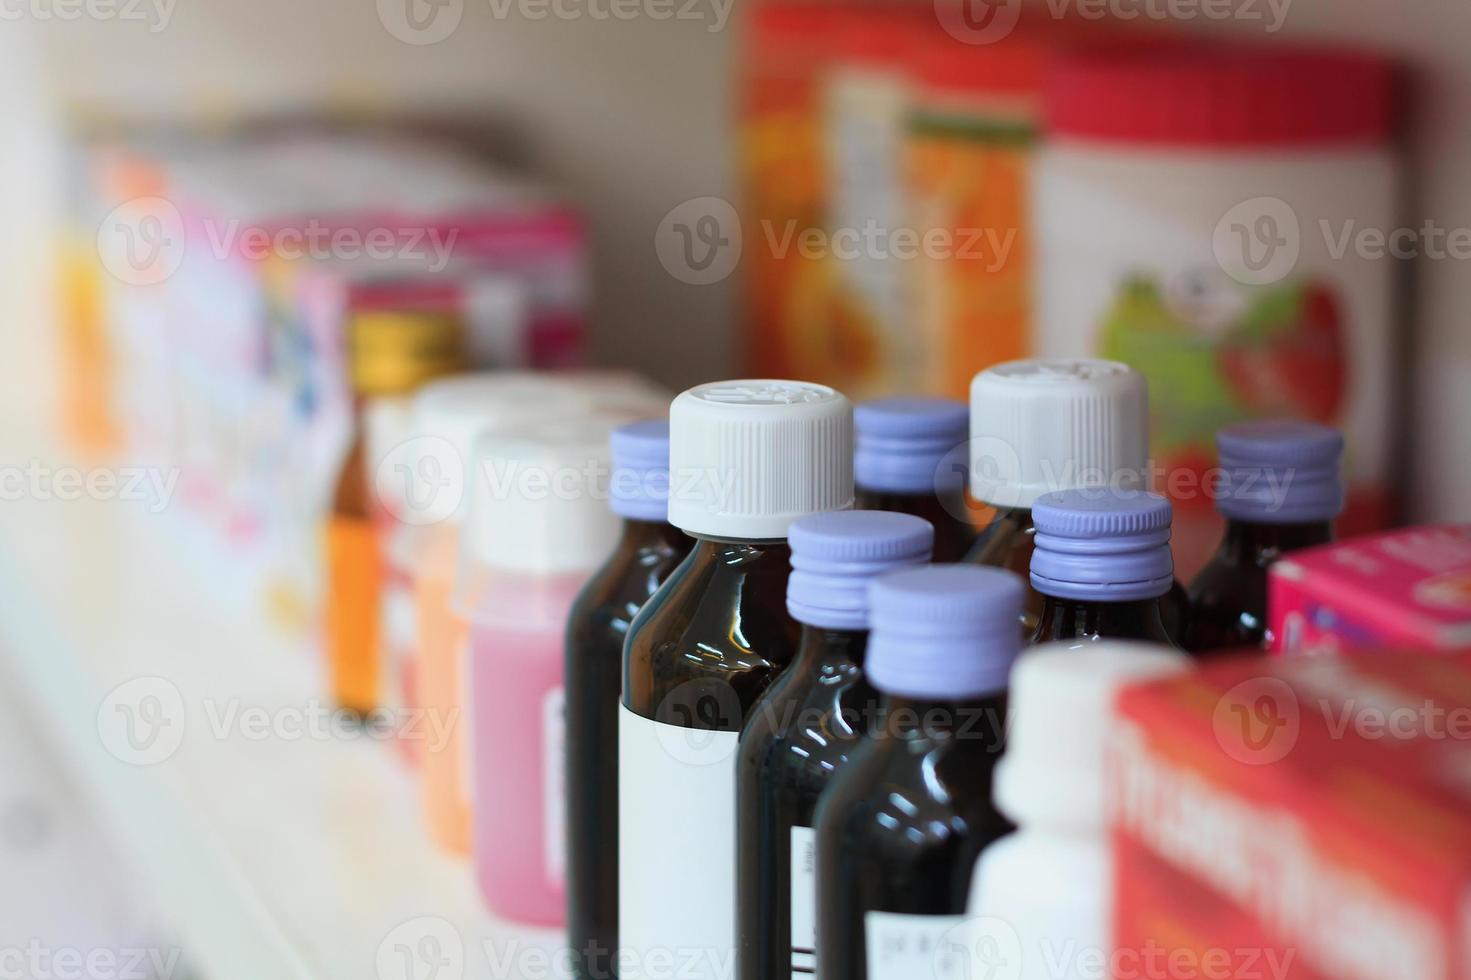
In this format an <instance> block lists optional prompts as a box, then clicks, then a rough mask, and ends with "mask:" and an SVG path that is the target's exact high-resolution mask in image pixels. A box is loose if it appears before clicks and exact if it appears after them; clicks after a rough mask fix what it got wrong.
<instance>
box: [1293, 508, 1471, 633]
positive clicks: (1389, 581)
mask: <svg viewBox="0 0 1471 980" xmlns="http://www.w3.org/2000/svg"><path fill="white" fill-rule="evenodd" d="M1267 605H1268V612H1267V616H1268V621H1269V626H1270V629H1271V631H1272V635H1273V636H1274V638H1275V639H1274V649H1276V650H1278V651H1281V652H1289V653H1291V652H1299V651H1309V650H1325V649H1328V650H1335V649H1366V648H1371V647H1385V646H1407V647H1414V648H1417V649H1418V648H1426V649H1431V650H1456V649H1468V648H1471V524H1461V525H1454V524H1449V525H1442V526H1437V527H1412V528H1404V529H1401V530H1398V531H1388V532H1385V533H1383V534H1372V535H1367V536H1365V537H1360V538H1352V539H1349V540H1347V541H1340V542H1338V543H1336V544H1331V545H1325V546H1323V547H1320V548H1311V549H1308V550H1306V551H1298V552H1294V553H1293V554H1292V555H1290V556H1289V557H1287V558H1284V559H1282V560H1281V561H1279V562H1277V563H1276V564H1275V565H1273V566H1272V569H1271V574H1270V580H1269V584H1268V592H1267Z"/></svg>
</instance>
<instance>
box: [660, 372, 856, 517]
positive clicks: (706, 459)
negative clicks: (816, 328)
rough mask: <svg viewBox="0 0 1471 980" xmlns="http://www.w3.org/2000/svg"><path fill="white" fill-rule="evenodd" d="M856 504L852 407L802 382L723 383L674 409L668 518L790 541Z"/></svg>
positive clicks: (695, 391)
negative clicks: (800, 522)
mask: <svg viewBox="0 0 1471 980" xmlns="http://www.w3.org/2000/svg"><path fill="white" fill-rule="evenodd" d="M852 506H853V406H852V405H851V404H849V402H848V399H847V398H845V397H843V396H842V395H841V394H839V393H838V392H836V391H834V390H833V389H832V388H828V387H825V386H823V385H817V384H808V383H806V382H801V381H772V380H750V381H717V382H714V383H712V384H705V385H700V386H698V387H696V388H691V389H690V390H688V391H686V392H684V393H683V394H681V395H680V396H679V397H677V398H675V399H674V404H673V405H671V406H670V409H669V522H670V523H671V524H673V525H674V526H675V527H678V528H681V529H682V530H684V531H686V532H688V533H690V534H701V535H706V536H708V537H714V538H733V539H744V540H755V539H775V538H785V537H786V536H787V528H788V527H789V526H790V525H791V523H792V522H793V521H795V520H797V519H798V518H801V517H805V516H807V515H808V514H815V513H817V512H819V511H827V510H846V509H847V508H849V507H852Z"/></svg>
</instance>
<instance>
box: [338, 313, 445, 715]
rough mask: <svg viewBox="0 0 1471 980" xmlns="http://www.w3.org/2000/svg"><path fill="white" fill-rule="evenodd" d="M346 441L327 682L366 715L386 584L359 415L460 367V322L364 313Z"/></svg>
mask: <svg viewBox="0 0 1471 980" xmlns="http://www.w3.org/2000/svg"><path fill="white" fill-rule="evenodd" d="M348 358H349V372H350V381H351V384H352V389H353V409H354V411H353V431H352V441H351V444H350V447H349V449H348V451H347V455H346V456H345V457H344V459H343V463H342V468H341V470H340V471H339V472H338V476H337V482H336V485H335V486H334V487H333V490H332V511H331V515H330V516H329V518H328V521H327V534H326V548H327V595H326V648H327V676H328V679H329V684H330V685H331V692H332V698H333V700H334V701H335V702H336V703H337V705H338V706H339V707H342V708H345V709H347V710H348V711H351V712H354V713H356V714H359V715H366V714H368V713H369V712H370V711H372V710H373V709H375V708H377V707H378V706H379V704H380V703H381V702H380V695H381V692H382V686H383V685H384V684H386V683H387V680H388V678H387V676H386V668H385V665H384V664H382V663H380V659H381V656H380V654H381V650H382V645H381V644H380V642H379V640H380V638H379V629H380V628H381V610H380V607H379V604H380V601H381V599H382V595H383V588H384V582H385V576H386V571H385V563H384V555H383V550H382V549H383V542H382V541H381V540H380V539H381V537H382V533H381V532H382V526H381V525H382V523H383V517H384V514H383V512H382V505H381V503H380V502H379V501H378V500H377V495H376V494H375V492H374V489H373V487H374V480H375V474H374V473H372V472H370V470H371V469H372V468H373V467H372V461H371V460H369V459H368V453H367V448H366V447H367V439H366V431H365V426H364V421H363V420H364V417H365V414H366V411H367V407H368V405H369V403H370V402H371V401H373V400H374V399H378V398H390V397H398V396H402V395H406V394H408V393H409V392H412V391H413V390H414V389H416V388H418V387H419V386H420V385H423V384H424V383H426V382H428V381H431V380H433V379H435V378H438V377H441V376H443V375H446V374H452V373H454V372H456V371H460V370H462V369H463V367H464V337H463V331H462V328H461V325H460V323H459V321H458V320H457V319H455V318H452V317H448V316H444V315H442V314H435V313H424V312H402V311H391V312H390V311H379V310H375V311H371V312H363V313H359V314H357V315H356V316H355V317H354V318H353V319H352V321H351V323H350V326H349V333H348Z"/></svg>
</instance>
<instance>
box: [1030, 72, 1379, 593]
mask: <svg viewBox="0 0 1471 980" xmlns="http://www.w3.org/2000/svg"><path fill="white" fill-rule="evenodd" d="M1046 89H1047V91H1046V107H1045V115H1046V128H1047V139H1048V143H1047V146H1046V148H1045V149H1044V150H1043V152H1042V153H1041V155H1040V160H1039V161H1038V165H1037V175H1036V180H1035V183H1034V199H1033V210H1034V219H1035V224H1036V228H1037V237H1038V248H1037V264H1036V269H1037V277H1036V280H1035V285H1034V288H1035V292H1036V296H1035V298H1036V301H1037V310H1038V323H1037V346H1038V353H1039V354H1041V355H1043V356H1048V357H1077V356H1085V355H1087V356H1098V357H1105V358H1110V359H1114V360H1120V361H1124V362H1126V363H1128V364H1130V365H1131V366H1133V367H1135V368H1137V369H1138V370H1140V371H1141V372H1143V373H1144V375H1145V376H1146V377H1147V378H1148V380H1149V384H1150V399H1151V412H1150V416H1151V429H1152V433H1151V452H1152V456H1153V458H1154V462H1155V464H1156V465H1157V466H1159V467H1161V468H1162V470H1161V472H1160V474H1159V476H1160V477H1161V478H1162V479H1163V480H1164V482H1163V483H1160V484H1159V485H1158V486H1159V489H1161V490H1164V491H1166V492H1167V493H1169V495H1170V496H1171V497H1172V498H1173V500H1174V502H1175V504H1176V526H1175V542H1176V558H1177V564H1178V565H1179V566H1180V568H1181V571H1182V574H1184V575H1186V576H1187V577H1188V576H1189V575H1191V574H1193V573H1194V571H1195V570H1196V569H1197V568H1199V566H1200V565H1201V564H1202V563H1203V562H1204V560H1205V558H1206V557H1207V556H1208V554H1209V550H1210V548H1211V547H1212V546H1213V545H1214V543H1215V541H1216V540H1218V538H1219V528H1218V526H1217V524H1216V520H1217V518H1216V517H1215V514H1214V512H1213V508H1212V501H1211V500H1210V496H1211V495H1210V493H1209V490H1208V486H1209V479H1210V468H1211V467H1212V466H1213V465H1214V458H1215V451H1214V446H1213V439H1214V435H1215V431H1216V430H1217V429H1218V428H1220V427H1221V426H1223V425H1226V424H1229V423H1231V422H1236V421H1241V420H1244V419H1249V418H1264V417H1294V418H1303V419H1310V420H1312V421H1315V422H1320V423H1323V424H1326V425H1333V426H1337V427H1339V428H1342V429H1343V430H1344V431H1345V434H1346V435H1347V437H1348V447H1349V448H1348V467H1349V471H1348V476H1349V483H1350V504H1349V512H1348V513H1347V514H1346V515H1345V521H1344V523H1343V531H1344V532H1345V533H1354V532H1355V531H1359V530H1365V529H1369V528H1372V527H1375V526H1378V525H1381V524H1383V523H1384V522H1385V521H1387V520H1388V519H1389V517H1390V515H1391V513H1392V508H1391V504H1390V499H1389V498H1390V494H1391V490H1392V486H1391V482H1390V472H1391V465H1392V462H1393V456H1392V441H1393V438H1392V436H1393V430H1392V425H1393V420H1394V416H1395V412H1394V403H1395V400H1394V381H1395V362H1396V352H1395V334H1396V330H1395V319H1394V312H1395V311H1394V294H1395V280H1396V275H1397V273H1396V266H1397V263H1396V261H1395V260H1394V258H1393V257H1392V256H1391V255H1390V254H1389V251H1388V241H1387V239H1388V238H1389V236H1392V235H1393V234H1394V232H1395V229H1396V227H1397V225H1396V199H1397V194H1398V188H1397V184H1398V180H1397V176H1398V174H1397V169H1398V168H1397V163H1396V160H1395V157H1394V154H1393V152H1392V151H1391V149H1390V146H1389V138H1390V133H1391V124H1392V117H1393V108H1392V97H1391V96H1392V72H1391V69H1390V66H1389V65H1388V64H1387V63H1386V62H1384V61H1383V60H1380V59H1378V58H1375V57H1371V56H1367V55H1361V54H1355V53H1348V52H1341V51H1324V50H1307V49H1299V48H1278V47H1275V46H1274V47H1266V48H1262V47H1241V46H1225V45H1219V44H1211V45H1207V44H1198V43H1189V44H1178V45H1166V46H1155V47H1150V48H1145V49H1124V50H1112V51H1109V50H1103V51H1092V52H1080V53H1074V54H1071V55H1068V56H1065V57H1063V58H1061V59H1059V62H1058V63H1057V65H1056V66H1055V68H1054V70H1053V71H1052V73H1051V77H1050V79H1049V80H1048V83H1047V86H1046ZM1381 236H1383V237H1381ZM1401 243H1402V244H1403V240H1402V239H1401ZM1381 246H1382V247H1381Z"/></svg>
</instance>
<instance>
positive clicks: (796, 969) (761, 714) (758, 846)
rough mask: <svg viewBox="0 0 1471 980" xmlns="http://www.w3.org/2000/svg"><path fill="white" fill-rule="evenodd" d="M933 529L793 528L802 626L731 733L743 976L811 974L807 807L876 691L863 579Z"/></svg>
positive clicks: (828, 524) (857, 520)
mask: <svg viewBox="0 0 1471 980" xmlns="http://www.w3.org/2000/svg"><path fill="white" fill-rule="evenodd" d="M860 456H861V452H860ZM934 536H935V532H934V528H933V527H931V525H930V523H929V522H928V521H925V520H923V519H922V518H919V517H915V516H913V515H912V514H893V513H886V512H882V511H867V510H852V511H838V512H836V513H829V514H814V515H812V516H811V517H804V518H802V519H801V520H800V521H798V522H797V523H795V524H793V525H792V533H791V547H792V577H791V580H790V581H789V582H788V584H787V611H788V612H790V613H791V614H792V618H794V619H796V620H797V621H798V622H799V623H801V624H802V643H801V646H800V647H799V648H798V650H797V658H796V660H794V661H792V666H791V669H789V670H788V671H787V672H786V673H785V674H783V675H782V676H781V678H780V679H779V680H778V681H777V682H776V683H775V684H773V685H772V686H771V689H770V690H768V691H767V692H766V694H765V695H764V696H762V698H761V700H759V701H757V702H756V704H755V706H754V707H753V708H752V709H751V713H750V718H748V719H747V721H746V728H745V731H743V732H742V733H741V751H740V769H739V780H740V782H739V784H738V786H737V790H736V794H737V822H738V835H739V836H738V846H737V852H738V861H739V864H738V865H737V866H736V887H737V915H738V916H739V919H738V920H737V928H736V932H737V938H738V941H739V944H740V945H739V954H738V957H737V967H738V969H737V973H736V975H737V976H738V977H740V978H741V980H763V978H765V977H775V976H789V975H803V974H810V973H811V972H812V971H813V970H814V969H815V967H816V958H817V918H816V916H817V877H816V875H817V854H816V847H817V832H816V831H815V830H814V829H813V827H814V826H815V823H814V819H813V814H814V811H815V810H816V809H817V801H818V798H819V797H820V796H821V795H822V791H823V790H824V789H826V788H827V785H828V783H829V782H830V781H831V780H832V779H833V777H834V776H835V775H836V774H837V773H839V772H840V771H841V770H842V768H843V766H844V765H845V764H846V763H847V761H848V758H849V755H850V754H851V753H852V752H853V751H855V750H856V749H857V747H858V744H859V741H860V740H861V739H862V738H863V737H864V736H865V735H866V734H867V733H868V724H869V721H868V720H869V719H872V718H873V716H874V714H875V709H876V707H877V699H878V695H877V694H876V693H875V692H874V690H873V688H872V687H870V686H869V684H868V682H867V681H866V680H864V677H863V660H864V654H865V649H866V647H867V645H868V586H869V584H870V583H871V582H872V581H873V580H874V579H875V578H877V577H878V576H879V575H882V574H884V573H885V572H889V571H893V570H895V569H898V568H903V567H906V566H911V565H918V564H922V563H924V562H926V561H928V560H929V557H930V549H931V545H932V542H933V540H934Z"/></svg>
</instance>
